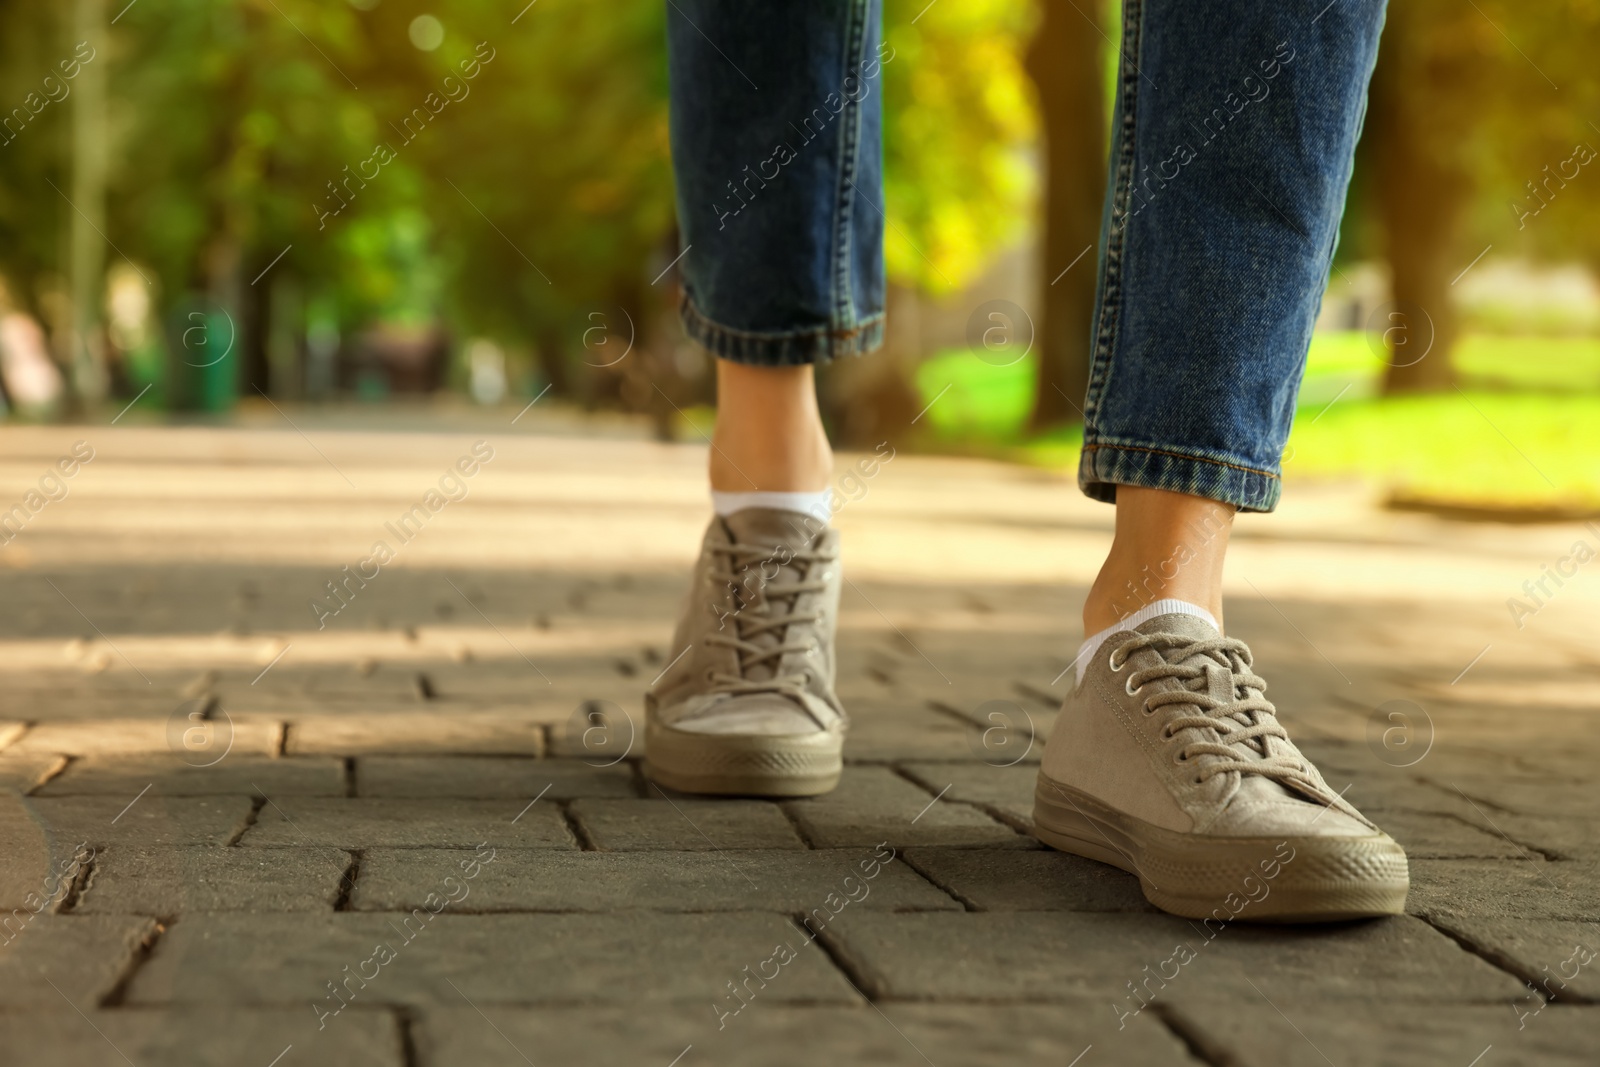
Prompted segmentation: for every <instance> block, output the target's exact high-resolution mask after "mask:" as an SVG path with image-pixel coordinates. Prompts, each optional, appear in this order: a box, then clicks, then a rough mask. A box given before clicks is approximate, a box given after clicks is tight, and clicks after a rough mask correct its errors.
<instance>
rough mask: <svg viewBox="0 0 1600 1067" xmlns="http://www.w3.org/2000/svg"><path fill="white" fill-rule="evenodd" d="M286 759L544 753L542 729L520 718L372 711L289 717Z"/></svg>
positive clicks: (430, 711) (457, 712) (452, 710)
mask: <svg viewBox="0 0 1600 1067" xmlns="http://www.w3.org/2000/svg"><path fill="white" fill-rule="evenodd" d="M284 752H285V753H286V754H287V755H291V756H306V755H316V756H325V755H326V756H376V755H437V756H450V755H459V754H463V753H468V754H477V755H502V756H539V755H543V754H544V729H543V727H541V726H540V725H539V724H538V723H535V722H531V721H529V720H528V719H527V718H525V717H518V716H515V715H511V714H506V713H495V712H478V711H463V710H461V709H458V708H449V709H446V708H429V709H426V710H418V711H412V710H406V711H396V710H388V711H374V712H368V713H359V712H355V713H347V714H341V715H325V716H321V717H318V718H295V719H292V720H291V721H290V723H289V734H288V740H287V743H286V746H285V748H284Z"/></svg>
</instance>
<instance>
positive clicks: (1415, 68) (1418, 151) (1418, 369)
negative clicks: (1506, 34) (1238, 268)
mask: <svg viewBox="0 0 1600 1067" xmlns="http://www.w3.org/2000/svg"><path fill="white" fill-rule="evenodd" d="M1395 14H1396V15H1398V16H1399V17H1395V18H1391V20H1390V25H1389V28H1388V30H1387V31H1386V32H1385V34H1384V47H1383V49H1382V50H1380V52H1379V56H1378V66H1377V69H1376V71H1375V72H1374V74H1373V80H1372V94H1371V107H1370V109H1369V119H1368V122H1369V124H1370V126H1371V128H1372V134H1373V137H1374V144H1373V147H1374V149H1375V151H1374V153H1373V159H1374V163H1375V172H1376V173H1375V176H1376V178H1377V181H1376V183H1375V189H1374V194H1375V200H1376V205H1377V209H1378V210H1377V214H1378V218H1379V221H1380V223H1381V224H1382V227H1383V234H1384V242H1383V244H1384V251H1385V255H1386V256H1387V258H1388V261H1389V272H1390V279H1391V282H1390V299H1391V302H1390V303H1389V304H1387V305H1385V306H1384V307H1382V308H1380V309H1379V312H1380V314H1379V315H1377V316H1375V317H1374V318H1375V321H1372V322H1369V323H1368V324H1367V328H1368V329H1369V330H1371V331H1373V332H1376V333H1380V334H1382V335H1383V337H1384V339H1385V341H1386V343H1387V348H1388V366H1387V368H1386V369H1385V371H1384V378H1383V393H1384V395H1394V394H1397V393H1416V392H1436V391H1439V390H1443V389H1448V388H1449V387H1450V386H1451V385H1452V384H1453V382H1454V380H1455V375H1454V373H1453V371H1452V369H1451V366H1450V351H1451V348H1452V346H1453V345H1454V344H1455V340H1456V336H1457V334H1458V332H1459V316H1458V315H1457V313H1456V308H1455V304H1454V302H1453V301H1452V295H1453V292H1454V290H1453V289H1452V286H1453V284H1454V282H1455V280H1456V279H1457V278H1458V277H1459V275H1460V274H1461V272H1462V269H1463V268H1465V267H1466V266H1467V265H1468V263H1469V262H1471V260H1472V256H1473V254H1474V253H1473V252H1472V251H1471V250H1470V249H1463V248H1462V247H1461V242H1460V241H1459V240H1457V229H1458V224H1459V223H1460V221H1461V219H1462V216H1463V213H1464V210H1465V208H1466V206H1467V202H1468V200H1469V198H1470V197H1471V193H1472V182H1471V179H1470V177H1469V176H1468V175H1467V174H1466V173H1465V172H1464V171H1463V170H1461V168H1460V167H1459V165H1457V164H1456V163H1454V161H1453V158H1452V154H1451V153H1449V152H1448V151H1445V150H1444V149H1443V147H1442V146H1441V144H1440V140H1441V138H1442V137H1446V138H1447V137H1449V136H1450V134H1451V131H1449V130H1441V129H1440V128H1439V127H1440V119H1439V115H1438V109H1437V108H1435V107H1433V106H1431V104H1432V103H1433V102H1434V101H1435V100H1437V99H1438V95H1437V94H1440V93H1443V92H1449V91H1451V87H1452V85H1453V83H1454V82H1455V80H1456V74H1457V72H1455V71H1453V70H1450V69H1448V68H1446V67H1443V66H1441V65H1439V64H1436V63H1430V62H1428V61H1427V60H1425V59H1424V58H1423V57H1421V56H1420V55H1418V54H1417V49H1418V48H1419V47H1420V35H1421V34H1422V33H1424V32H1425V31H1423V30H1421V29H1417V30H1414V31H1413V30H1411V29H1410V28H1409V27H1408V26H1407V19H1406V18H1405V16H1404V15H1403V14H1400V13H1398V12H1396V13H1395Z"/></svg>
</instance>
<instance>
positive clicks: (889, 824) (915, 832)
mask: <svg viewBox="0 0 1600 1067" xmlns="http://www.w3.org/2000/svg"><path fill="white" fill-rule="evenodd" d="M784 807H785V808H786V809H787V810H788V812H789V814H790V815H791V816H793V818H794V820H795V823H796V824H797V825H798V826H799V827H800V832H801V833H803V834H804V835H805V836H806V839H807V840H809V841H810V842H811V843H812V844H813V845H815V846H816V847H817V848H861V847H867V848H870V847H872V846H873V845H876V844H877V843H878V842H880V841H888V842H891V843H892V844H893V845H895V847H897V848H898V847H907V848H909V847H911V846H913V845H942V846H945V847H953V848H1038V847H1040V846H1039V843H1038V842H1037V841H1035V840H1034V839H1033V838H1031V837H1024V836H1023V835H1021V834H1019V833H1017V832H1016V831H1015V830H1013V829H1012V828H1011V827H1009V826H1007V825H1005V824H1004V823H1000V822H996V821H995V820H994V819H992V818H990V817H989V816H988V815H986V814H984V813H983V812H981V811H978V810H977V809H976V808H972V807H969V806H967V805H965V804H960V803H946V802H945V801H943V800H942V799H939V798H938V796H937V792H934V793H929V792H928V791H926V790H924V789H921V788H919V787H918V786H916V785H913V784H912V783H911V782H908V781H907V780H906V779H904V778H902V777H900V776H899V775H898V774H895V773H894V772H893V771H892V770H890V769H889V768H887V767H859V766H850V767H846V768H845V772H844V775H843V776H842V777H841V778H840V780H839V785H838V788H836V789H834V790H833V792H831V793H828V794H827V795H825V796H821V797H817V798H816V799H813V800H795V801H789V802H786V803H785V804H784Z"/></svg>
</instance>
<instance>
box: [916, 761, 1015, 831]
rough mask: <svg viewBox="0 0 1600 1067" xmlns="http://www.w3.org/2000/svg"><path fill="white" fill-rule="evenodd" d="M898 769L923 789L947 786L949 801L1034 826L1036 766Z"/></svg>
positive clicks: (932, 765) (952, 765) (944, 765)
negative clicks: (987, 810)
mask: <svg viewBox="0 0 1600 1067" xmlns="http://www.w3.org/2000/svg"><path fill="white" fill-rule="evenodd" d="M1039 744H1043V742H1039ZM1035 747H1038V745H1035ZM1011 758H1014V756H1012V755H1009V754H1008V756H1007V759H1008V760H1009V759H1011ZM901 769H902V770H904V771H905V772H906V774H908V775H910V776H911V777H912V778H914V779H915V780H916V781H918V782H920V783H921V784H922V787H923V788H924V789H929V790H932V791H933V792H934V793H937V792H939V791H940V790H941V789H944V788H945V787H946V786H948V787H949V788H950V791H949V792H948V793H946V794H945V796H946V797H947V798H949V799H950V800H960V801H965V802H967V803H969V804H978V805H981V806H982V807H984V808H988V809H991V810H994V811H998V812H1000V813H1001V814H1003V815H1005V816H1006V817H1008V818H1010V819H1011V820H1013V821H1014V822H1015V823H1016V824H1017V825H1020V826H1031V825H1033V790H1034V785H1035V784H1036V783H1037V782H1038V780H1039V767H1038V764H1036V763H1030V762H1020V763H1017V764H1015V765H1013V766H1004V765H1001V766H995V765H991V764H989V763H965V764H962V763H906V764H903V765H902V767H901Z"/></svg>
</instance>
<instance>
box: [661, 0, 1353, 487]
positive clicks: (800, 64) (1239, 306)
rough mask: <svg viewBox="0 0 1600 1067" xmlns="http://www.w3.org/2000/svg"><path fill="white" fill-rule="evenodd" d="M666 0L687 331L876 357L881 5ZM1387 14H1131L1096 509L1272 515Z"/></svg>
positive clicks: (1188, 10) (1127, 15) (1218, 8)
mask: <svg viewBox="0 0 1600 1067" xmlns="http://www.w3.org/2000/svg"><path fill="white" fill-rule="evenodd" d="M668 2H669V8H668V18H667V32H668V46H669V71H670V76H671V80H672V147H673V163H674V168H675V172H676V175H677V183H678V218H679V224H680V229H681V231H682V240H683V248H684V249H685V250H686V251H685V254H684V256H683V259H682V260H681V261H680V263H679V267H680V270H681V272H682V277H683V283H684V298H683V308H682V317H683V321H684V325H685V328H686V329H687V331H688V333H689V336H690V337H692V338H693V339H694V340H696V341H698V342H699V343H700V344H702V345H704V346H705V347H706V348H707V349H708V350H710V351H711V352H712V353H714V354H715V355H717V356H719V357H721V358H723V359H729V360H734V361H736V362H740V363H749V364H756V365H762V366H783V365H795V364H801V363H810V362H818V361H823V360H828V359H833V358H836V357H839V356H842V355H855V354H860V353H863V352H867V351H870V350H871V349H873V348H875V347H876V346H877V345H878V344H879V343H880V342H881V341H882V336H883V305H884V276H883V227H884V212H883V189H882V147H881V135H880V131H881V125H882V122H881V101H882V94H881V88H882V83H881V79H880V74H881V70H882V65H883V64H884V63H886V62H895V61H896V56H895V50H894V48H893V42H892V41H888V42H884V41H882V40H881V36H880V30H879V21H880V12H879V3H878V0H767V2H764V3H760V4H752V3H749V2H748V0H668ZM1383 14H1384V0H1332V2H1331V3H1330V2H1329V0H1281V2H1278V3H1271V4H1268V3H1262V2H1261V0H1211V2H1208V3H1203V4H1196V3H1193V2H1188V3H1185V2H1183V0H1123V23H1124V28H1123V43H1122V47H1123V54H1122V62H1121V71H1120V76H1119V79H1118V87H1117V102H1116V111H1115V115H1114V118H1113V123H1112V144H1111V160H1110V174H1109V181H1108V189H1107V197H1106V205H1105V212H1104V217H1103V220H1102V226H1101V235H1100V257H1099V266H1100V280H1099V288H1098V296H1097V312H1096V316H1095V326H1094V337H1093V362H1092V366H1091V370H1090V377H1089V390H1088V394H1087V396H1086V397H1085V398H1084V402H1083V411H1084V415H1085V421H1084V443H1083V456H1082V460H1081V462H1080V465H1079V471H1078V480H1079V484H1080V485H1081V486H1082V488H1083V490H1084V492H1086V493H1088V494H1089V495H1090V496H1092V497H1095V498H1096V499H1099V500H1107V501H1110V500H1114V499H1115V498H1116V487H1117V486H1118V485H1137V486H1145V487H1149V488H1155V489H1167V490H1171V491H1174V492H1181V493H1190V494H1194V495H1197V496H1203V497H1209V498H1211V499H1213V500H1219V501H1223V502H1225V503H1228V504H1232V505H1234V506H1235V507H1238V508H1240V509H1242V510H1246V511H1270V510H1272V508H1273V507H1274V506H1276V504H1277V502H1278V496H1279V489H1280V482H1279V462H1278V461H1279V458H1280V456H1281V455H1282V452H1283V447H1284V443H1285V441H1286V439H1287V438H1288V434H1289V424H1290V421H1291V419H1292V418H1293V415H1294V405H1295V395H1296V393H1297V392H1298V390H1299V385H1300V377H1301V373H1302V371H1303V370H1304V367H1305V356H1306V350H1307V348H1308V347H1309V345H1310V341H1311V329H1312V326H1313V324H1314V323H1315V321H1316V317H1317V311H1318V309H1319V307H1320V305H1321V300H1322V293H1323V290H1324V289H1325V288H1326V286H1327V282H1328V272H1329V269H1330V267H1331V264H1332V260H1333V251H1334V246H1335V243H1336V241H1337V239H1338V228H1339V216H1340V212H1341V209H1342V206H1343V204H1344V197H1345V191H1346V189H1347V187H1348V185H1349V180H1350V168H1351V162H1352V159H1353V156H1354V152H1355V144H1356V140H1357V138H1358V136H1359V134H1360V130H1361V121H1362V118H1363V116H1364V114H1365V110H1366V89H1367V82H1368V80H1369V78H1370V77H1371V74H1372V66H1373V63H1374V61H1375V59H1376V57H1377V46H1378V34H1379V30H1380V29H1381V28H1382V25H1383ZM898 61H899V62H908V61H909V60H907V59H905V58H900V59H899V60H898ZM1049 268H1050V265H1047V269H1049Z"/></svg>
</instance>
